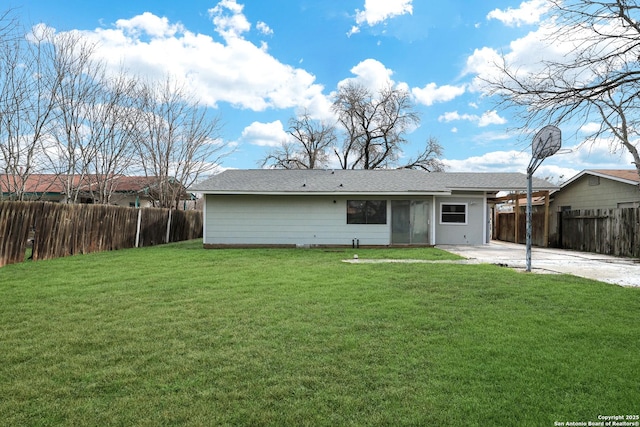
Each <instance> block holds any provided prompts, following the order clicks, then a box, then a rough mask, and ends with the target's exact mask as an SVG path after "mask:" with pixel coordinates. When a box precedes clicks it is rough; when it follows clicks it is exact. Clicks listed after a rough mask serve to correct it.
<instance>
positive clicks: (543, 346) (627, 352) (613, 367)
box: [0, 242, 640, 426]
mask: <svg viewBox="0 0 640 427" xmlns="http://www.w3.org/2000/svg"><path fill="white" fill-rule="evenodd" d="M354 252H355V253H358V255H359V256H360V258H361V259H363V258H373V257H375V258H423V259H451V258H455V256H453V255H451V254H448V253H445V252H441V251H438V250H436V249H392V250H363V249H359V250H357V251H354V250H351V249H349V250H336V251H329V250H321V249H311V250H304V249H296V250H294V249H291V250H284V249H283V250H279V249H272V250H258V249H256V250H204V249H201V244H200V243H199V242H186V243H181V244H173V245H166V246H159V247H152V248H143V249H132V250H123V251H116V252H110V253H100V254H90V255H83V256H76V257H69V258H65V259H57V260H52V261H42V262H25V263H23V264H16V265H10V266H6V267H3V268H1V269H0V296H1V297H0V425H15V426H29V425H33V426H48V425H73V426H85V425H86V426H108V425H118V426H133V425H143V426H144V425H146V426H157V425H193V426H199V425H203V426H206V425H246V426H261V425H275V426H288V425H291V426H305V425H306V426H323V425H326V426H348V425H389V426H398V425H433V426H447V425H464V426H473V425H478V426H490V425H505V426H515V425H540V426H552V425H554V422H555V421H559V422H567V421H572V422H576V421H584V422H588V421H598V415H618V414H638V413H639V412H640V404H639V403H638V402H640V317H639V315H640V289H629V288H621V287H617V286H613V285H608V284H604V283H599V282H595V281H590V280H586V279H580V278H576V277H573V276H555V275H535V274H526V273H519V272H516V271H512V270H510V269H506V268H501V267H497V266H492V265H457V264H400V263H393V264H364V263H361V264H347V263H343V262H341V260H342V259H346V258H352V257H353V254H354Z"/></svg>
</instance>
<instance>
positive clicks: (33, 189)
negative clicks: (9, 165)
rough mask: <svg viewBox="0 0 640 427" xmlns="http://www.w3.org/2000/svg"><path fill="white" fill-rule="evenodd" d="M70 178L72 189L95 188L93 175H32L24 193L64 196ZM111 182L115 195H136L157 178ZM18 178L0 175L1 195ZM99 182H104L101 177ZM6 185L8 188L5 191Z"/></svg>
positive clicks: (119, 177) (117, 178)
mask: <svg viewBox="0 0 640 427" xmlns="http://www.w3.org/2000/svg"><path fill="white" fill-rule="evenodd" d="M68 178H71V180H72V184H71V186H72V187H73V188H80V189H82V190H84V191H89V190H90V189H91V188H92V187H93V188H94V189H95V188H96V187H97V181H98V180H97V179H96V177H95V176H94V175H88V176H87V175H85V176H80V175H73V176H70V175H59V174H32V175H28V176H27V178H26V180H25V181H24V192H25V193H29V194H43V193H49V194H64V193H66V188H67V179H68ZM110 179H111V180H113V184H115V186H114V191H115V192H116V193H137V192H143V191H145V190H148V189H149V188H152V187H153V186H155V185H156V184H157V182H158V178H157V177H146V176H124V175H115V176H113V177H111V178H110ZM20 180H21V178H20V177H19V176H12V175H0V188H1V189H2V191H3V193H6V192H7V190H11V189H12V188H15V187H16V184H18V185H19V184H22V182H21V181H20ZM100 180H104V177H101V178H100ZM7 184H9V188H8V189H7Z"/></svg>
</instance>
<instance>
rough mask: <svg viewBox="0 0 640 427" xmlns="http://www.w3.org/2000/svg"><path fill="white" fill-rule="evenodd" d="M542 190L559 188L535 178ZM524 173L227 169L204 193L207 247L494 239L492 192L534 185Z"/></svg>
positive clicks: (478, 241)
mask: <svg viewBox="0 0 640 427" xmlns="http://www.w3.org/2000/svg"><path fill="white" fill-rule="evenodd" d="M533 188H534V190H554V189H556V188H557V187H555V186H554V185H553V184H551V183H549V182H547V181H545V180H541V179H537V178H534V180H533ZM526 189H527V179H526V175H524V174H521V173H449V172H431V173H429V172H424V171H417V170H408V169H394V170H390V169H389V170H386V169H385V170H342V169H340V170H317V169H316V170H274V169H259V170H226V171H224V172H222V173H220V174H218V175H215V176H213V177H211V178H209V179H208V180H206V181H203V182H201V183H200V184H196V185H194V186H193V187H192V188H190V189H189V191H192V192H197V193H201V194H202V195H203V197H204V213H203V215H204V230H203V235H204V241H203V243H204V246H205V247H211V248H213V247H228V246H242V247H251V246H302V247H304V246H352V245H358V246H393V245H435V244H470V245H479V244H484V243H488V242H489V241H490V238H491V237H490V234H491V231H490V230H491V206H490V199H491V198H492V197H494V196H495V195H496V194H497V193H498V192H500V191H526Z"/></svg>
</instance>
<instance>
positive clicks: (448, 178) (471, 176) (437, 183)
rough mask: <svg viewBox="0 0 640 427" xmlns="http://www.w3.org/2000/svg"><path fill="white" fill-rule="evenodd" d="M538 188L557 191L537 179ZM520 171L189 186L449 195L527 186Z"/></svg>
mask: <svg viewBox="0 0 640 427" xmlns="http://www.w3.org/2000/svg"><path fill="white" fill-rule="evenodd" d="M533 187H534V190H555V189H557V187H556V186H554V185H553V184H551V183H549V182H547V181H545V180H541V179H538V178H534V180H533ZM526 188H527V177H526V175H525V174H522V173H512V172H508V173H474V172H424V171H418V170H409V169H376V170H362V169H361V170H343V169H336V170H321V169H312V170H309V169H305V170H299V169H296V170H283V169H250V170H226V171H224V172H222V173H220V174H218V175H215V176H213V177H211V178H209V179H207V180H206V181H203V182H201V183H199V184H195V185H194V186H193V187H192V188H190V189H189V191H192V192H198V193H205V194H307V193H312V194H317V193H325V194H326V193H346V194H358V193H363V194H406V193H422V194H439V193H442V194H448V193H450V192H451V191H456V190H458V191H464V190H472V191H496V192H497V191H510V190H511V191H515V190H519V191H525V190H526Z"/></svg>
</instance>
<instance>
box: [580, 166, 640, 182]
mask: <svg viewBox="0 0 640 427" xmlns="http://www.w3.org/2000/svg"><path fill="white" fill-rule="evenodd" d="M587 172H595V173H597V174H601V175H608V176H610V177H613V178H618V179H621V180H624V181H632V182H633V183H635V184H638V183H640V177H638V171H637V170H636V169H594V170H592V171H587Z"/></svg>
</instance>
